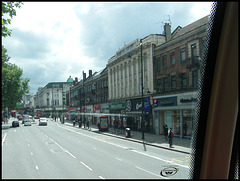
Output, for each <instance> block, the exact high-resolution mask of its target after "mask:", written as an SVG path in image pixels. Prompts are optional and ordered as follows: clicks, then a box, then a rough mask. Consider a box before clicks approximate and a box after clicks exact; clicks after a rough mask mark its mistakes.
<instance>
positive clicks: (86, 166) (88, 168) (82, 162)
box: [81, 162, 92, 171]
mask: <svg viewBox="0 0 240 181" xmlns="http://www.w3.org/2000/svg"><path fill="white" fill-rule="evenodd" d="M81 164H83V165H84V166H85V167H87V168H88V169H89V170H91V171H92V169H91V168H90V167H89V166H87V165H86V164H85V163H83V162H81Z"/></svg>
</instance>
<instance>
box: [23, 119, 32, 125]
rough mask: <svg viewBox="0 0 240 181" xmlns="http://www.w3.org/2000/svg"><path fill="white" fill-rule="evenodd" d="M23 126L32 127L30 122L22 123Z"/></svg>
mask: <svg viewBox="0 0 240 181" xmlns="http://www.w3.org/2000/svg"><path fill="white" fill-rule="evenodd" d="M24 126H32V123H31V121H29V120H27V121H25V122H24Z"/></svg>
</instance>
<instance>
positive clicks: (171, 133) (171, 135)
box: [168, 128, 173, 148]
mask: <svg viewBox="0 0 240 181" xmlns="http://www.w3.org/2000/svg"><path fill="white" fill-rule="evenodd" d="M168 140H169V148H172V141H173V132H172V128H170V129H169V131H168Z"/></svg>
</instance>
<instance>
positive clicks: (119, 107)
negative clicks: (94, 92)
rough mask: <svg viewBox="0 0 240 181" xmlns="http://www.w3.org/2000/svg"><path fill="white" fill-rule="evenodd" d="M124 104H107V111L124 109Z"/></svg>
mask: <svg viewBox="0 0 240 181" xmlns="http://www.w3.org/2000/svg"><path fill="white" fill-rule="evenodd" d="M125 107H126V102H113V103H110V104H109V109H125Z"/></svg>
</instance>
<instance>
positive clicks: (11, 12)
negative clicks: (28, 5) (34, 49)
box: [2, 2, 23, 38]
mask: <svg viewBox="0 0 240 181" xmlns="http://www.w3.org/2000/svg"><path fill="white" fill-rule="evenodd" d="M22 4H23V3H22V2H2V37H4V38H5V37H7V36H11V31H12V30H10V29H8V28H7V25H9V24H11V19H12V18H13V16H16V10H15V8H21V5H22ZM4 14H5V15H7V16H9V17H10V18H7V19H5V18H4V17H3V16H4Z"/></svg>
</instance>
